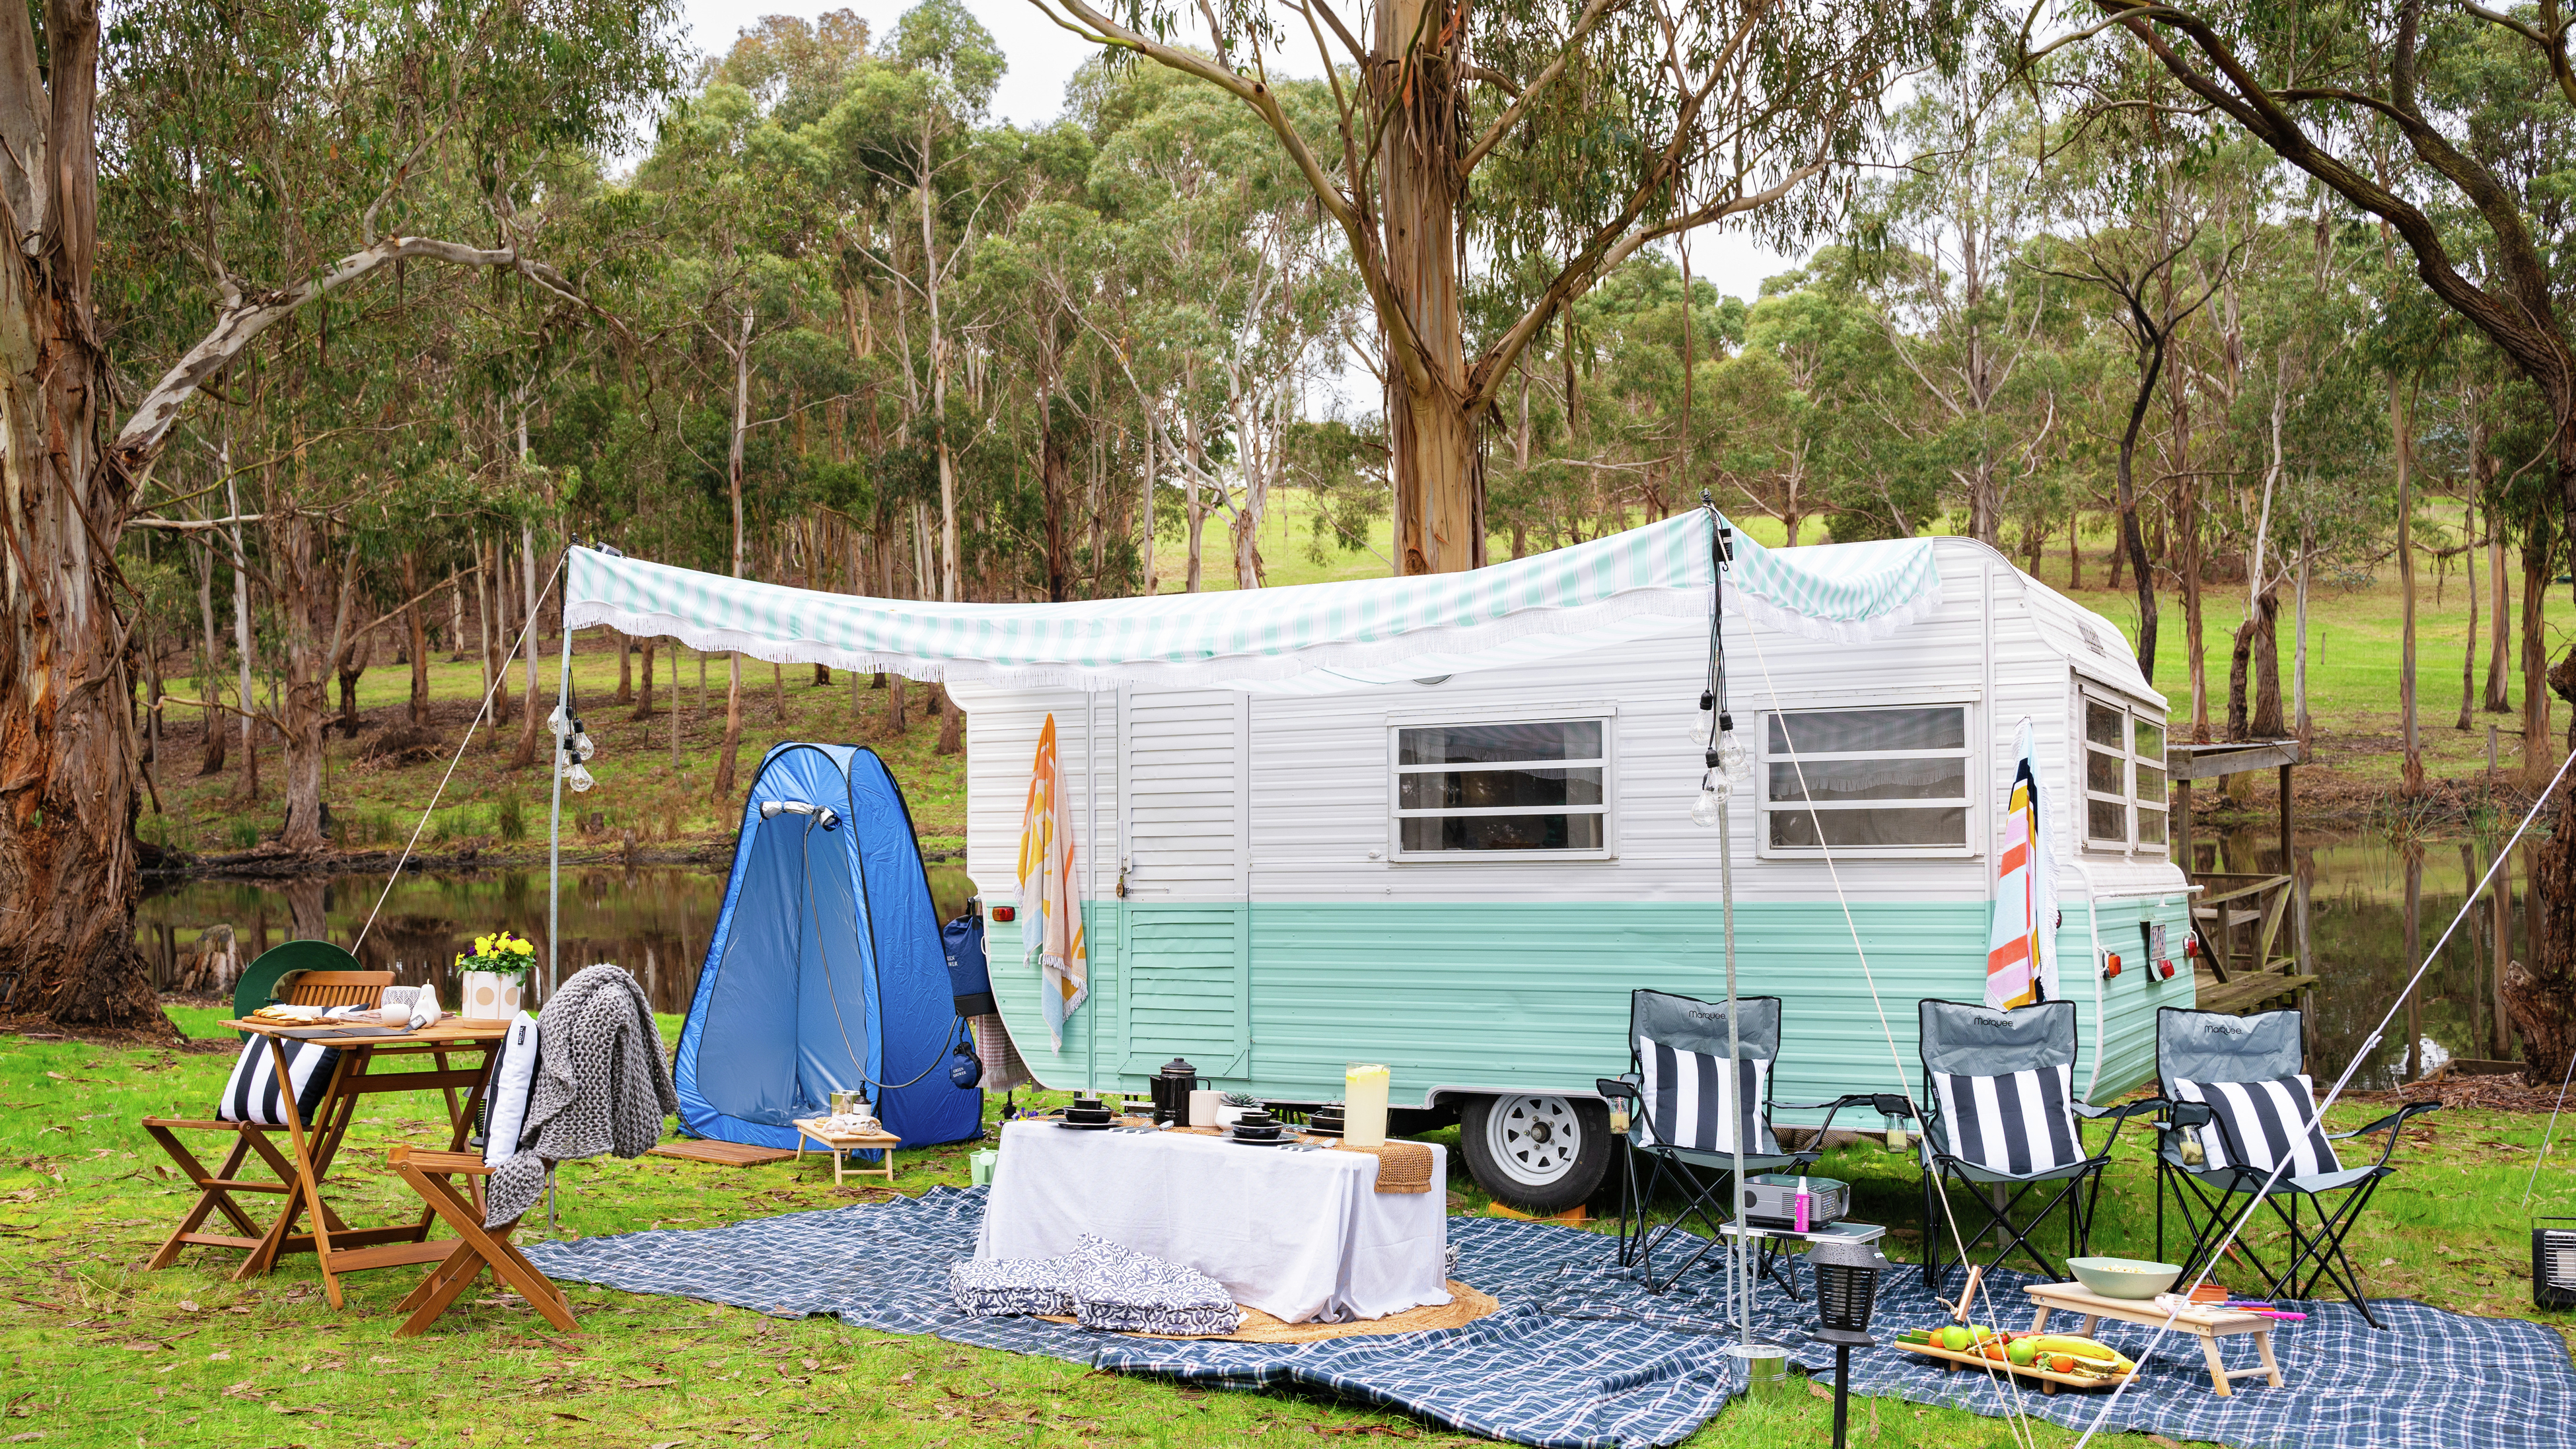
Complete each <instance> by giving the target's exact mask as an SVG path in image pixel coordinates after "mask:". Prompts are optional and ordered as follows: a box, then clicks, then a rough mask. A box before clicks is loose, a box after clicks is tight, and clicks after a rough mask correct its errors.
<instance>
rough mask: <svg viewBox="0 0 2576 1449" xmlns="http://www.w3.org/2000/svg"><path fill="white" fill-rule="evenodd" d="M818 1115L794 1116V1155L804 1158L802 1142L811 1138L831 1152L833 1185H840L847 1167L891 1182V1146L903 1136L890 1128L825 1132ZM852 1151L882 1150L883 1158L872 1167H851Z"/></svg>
mask: <svg viewBox="0 0 2576 1449" xmlns="http://www.w3.org/2000/svg"><path fill="white" fill-rule="evenodd" d="M823 1121H824V1119H823V1118H820V1117H799V1118H797V1119H796V1158H797V1160H798V1161H800V1162H801V1161H803V1160H804V1158H805V1144H806V1143H808V1142H812V1143H814V1144H816V1145H818V1146H820V1147H821V1148H822V1149H823V1150H824V1151H826V1152H829V1153H831V1154H832V1185H833V1186H834V1187H839V1186H840V1185H841V1173H842V1170H843V1169H845V1168H846V1169H847V1170H848V1171H850V1172H851V1173H853V1174H855V1175H857V1176H859V1177H882V1178H884V1179H885V1180H886V1183H887V1185H888V1186H892V1185H893V1183H894V1149H895V1147H896V1146H897V1145H898V1144H900V1143H901V1142H902V1141H903V1139H902V1138H900V1137H897V1136H895V1135H894V1134H893V1133H891V1132H883V1131H880V1132H874V1133H865V1132H828V1131H825V1130H824V1128H823V1126H822V1123H823ZM853 1152H883V1153H884V1154H885V1159H884V1161H882V1162H881V1163H879V1164H878V1165H877V1166H875V1167H850V1166H849V1162H850V1154H851V1153H853Z"/></svg>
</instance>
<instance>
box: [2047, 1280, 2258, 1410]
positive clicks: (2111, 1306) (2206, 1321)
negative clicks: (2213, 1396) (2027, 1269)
mask: <svg viewBox="0 0 2576 1449" xmlns="http://www.w3.org/2000/svg"><path fill="white" fill-rule="evenodd" d="M2022 1291H2023V1292H2025V1293H2028V1294H2029V1295H2030V1298H2031V1301H2032V1302H2033V1303H2036V1304H2038V1305H2039V1312H2038V1313H2037V1314H2036V1315H2035V1316H2033V1317H2032V1319H2031V1321H2030V1331H2031V1332H2033V1333H2039V1332H2042V1331H2044V1330H2045V1329H2046V1328H2047V1327H2048V1315H2049V1314H2050V1313H2052V1312H2062V1313H2081V1314H2083V1315H2084V1327H2083V1328H2082V1329H2081V1330H2079V1331H2080V1332H2081V1333H2083V1334H2084V1335H2085V1336H2087V1337H2090V1336H2091V1335H2092V1333H2093V1327H2094V1325H2095V1324H2097V1323H2100V1322H2101V1321H2102V1320H2103V1319H2105V1318H2110V1319H2116V1320H2118V1321H2120V1322H2122V1323H2136V1324H2143V1325H2144V1326H2146V1327H2148V1328H2162V1327H2164V1326H2165V1319H2166V1317H2167V1316H2168V1315H2167V1314H2166V1312H2165V1310H2163V1309H2161V1308H2158V1307H2157V1306H2156V1305H2155V1303H2154V1301H2153V1300H2152V1299H2144V1298H2105V1297H2103V1296H2102V1295H2101V1294H2099V1293H2096V1292H2094V1291H2093V1290H2092V1289H2090V1288H2087V1287H2085V1286H2084V1285H2083V1284H2081V1283H2033V1284H2032V1285H2030V1286H2029V1287H2028V1288H2025V1289H2023V1290H2022ZM2171 1317H2172V1319H2173V1326H2174V1328H2175V1329H2176V1330H2177V1331H2179V1332H2183V1333H2188V1334H2190V1335H2192V1336H2193V1337H2195V1338H2197V1339H2199V1340H2200V1352H2201V1356H2202V1357H2203V1358H2205V1359H2207V1360H2208V1361H2209V1382H2210V1387H2211V1388H2213V1389H2216V1390H2217V1391H2218V1396H2219V1397H2220V1398H2222V1399H2223V1398H2227V1397H2229V1396H2231V1395H2233V1394H2234V1393H2235V1390H2234V1389H2232V1388H2230V1387H2229V1386H2228V1380H2230V1379H2250V1378H2260V1379H2262V1380H2263V1381H2264V1382H2265V1383H2267V1384H2270V1385H2271V1386H2272V1387H2274V1388H2276V1389H2277V1388H2279V1387H2281V1365H2280V1363H2279V1362H2278V1361H2277V1360H2275V1359H2274V1358H2273V1357H2272V1320H2271V1319H2268V1318H2265V1317H2264V1316H2263V1315H2261V1314H2259V1313H2245V1312H2240V1311H2233V1310H2230V1309H2225V1308H2186V1309H2184V1310H2183V1311H2182V1312H2180V1313H2176V1314H2173V1315H2171ZM2240 1333H2250V1334H2252V1335H2254V1349H2255V1352H2257V1353H2259V1354H2260V1355H2262V1359H2263V1361H2262V1363H2261V1364H2260V1365H2259V1366H2257V1367H2254V1368H2241V1369H2231V1368H2229V1367H2227V1365H2226V1364H2225V1363H2224V1362H2222V1361H2221V1360H2220V1358H2219V1356H2218V1341H2219V1340H2220V1339H2222V1338H2233V1337H2235V1336H2236V1335H2237V1334H2240Z"/></svg>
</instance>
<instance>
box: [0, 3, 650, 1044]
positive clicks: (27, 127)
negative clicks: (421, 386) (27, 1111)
mask: <svg viewBox="0 0 2576 1449" xmlns="http://www.w3.org/2000/svg"><path fill="white" fill-rule="evenodd" d="M670 23H671V11H670V8H669V7H668V6H666V5H663V4H658V3H646V4H644V5H641V6H639V5H635V4H631V3H626V4H617V5H605V4H596V3H590V0H560V3H556V4H550V5H547V6H544V7H525V6H517V5H503V4H475V3H432V4H428V5H422V6H405V7H381V6H375V5H370V4H364V3H356V0H341V3H318V4H313V5H309V6H305V7H301V8H294V9H288V10H240V9H236V10H226V11H221V12H211V13H210V12H208V11H206V10H205V9H204V8H203V7H198V6H184V5H172V4H155V3H144V4H139V5H136V6H132V7H128V8H125V9H122V10H120V11H119V12H118V13H117V16H116V26H115V33H114V35H113V37H112V47H111V49H110V50H109V51H108V53H107V55H106V57H105V72H106V73H105V84H104V87H103V88H102V84H101V81H102V76H101V68H102V58H101V50H100V39H101V37H100V21H99V13H98V11H97V9H96V8H95V7H94V6H88V5H84V4H81V3H78V0H47V3H46V4H44V5H43V6H42V7H41V8H39V7H34V6H20V7H17V8H15V9H13V10H12V11H11V13H10V14H9V15H7V16H5V17H0V207H5V208H6V213H7V214H6V217H5V220H6V223H7V230H8V234H9V236H10V237H11V238H12V240H13V242H14V243H15V244H14V245H13V246H12V248H11V251H10V260H9V261H8V262H7V263H6V264H5V265H0V338H5V339H6V346H5V347H0V354H5V356H6V357H7V358H8V359H10V361H9V362H8V363H7V364H6V367H5V372H6V376H5V378H0V389H5V391H6V394H7V408H6V417H7V419H8V422H7V424H6V429H7V432H8V437H9V442H8V446H7V447H6V449H5V450H0V475H5V483H6V488H5V494H6V497H7V500H8V501H7V505H6V509H7V517H6V528H7V529H8V531H9V533H10V535H11V537H12V538H13V540H14V541H15V543H14V547H13V548H12V550H11V555H10V560H9V563H8V564H7V566H6V572H5V583H4V584H0V620H5V622H0V680H5V681H6V682H7V683H6V686H5V691H6V692H5V696H0V698H4V699H5V703H0V792H5V796H6V798H5V802H0V803H5V808H0V896H6V897H7V898H8V899H10V900H12V901H17V902H20V903H22V906H23V908H22V909H19V910H15V911H12V912H9V913H6V914H0V971H8V972H12V973H15V974H17V975H18V976H19V977H20V980H21V986H20V990H19V995H18V1002H19V1004H20V1006H21V1008H22V1009H24V1008H32V1009H33V1010H35V1011H37V1012H41V1013H45V1014H49V1015H53V1016H55V1017H57V1018H59V1019H62V1020H66V1021H84V1022H114V1023H120V1024H125V1023H134V1022H139V1021H146V1020H150V1019H152V1018H153V1017H154V1015H155V1013H156V1011H157V1006H156V1003H155V1002H154V1000H153V998H152V995H151V992H150V990H149V986H148V979H147V977H146V976H145V974H144V972H143V971H142V969H141V963H140V960H139V958H138V957H137V956H136V954H135V950H134V945H133V906H134V902H135V899H136V891H137V881H136V877H135V870H134V843H133V833H132V829H131V822H132V819H133V812H134V809H135V801H136V799H137V795H136V787H137V784H138V780H137V773H136V764H135V761H136V756H137V753H138V742H137V740H136V739H135V735H134V730H133V728H132V725H131V722H130V721H129V720H127V719H124V718H120V717H117V716H116V715H115V714H114V713H113V712H112V711H111V710H109V709H108V708H107V707H106V706H107V703H108V702H109V701H113V700H114V699H116V698H117V697H119V696H120V695H121V694H122V692H123V690H122V685H123V683H124V681H125V680H126V679H127V678H129V677H130V675H129V665H128V662H127V640H128V636H127V632H126V628H125V622H124V609H123V607H122V606H120V604H119V603H118V600H117V596H116V590H117V585H116V583H115V575H116V570H115V565H114V558H113V554H114V550H115V547H116V545H117V542H118V539H119V538H120V536H121V534H122V532H123V530H124V528H125V526H126V522H127V519H128V518H129V517H130V515H131V514H132V512H133V510H134V509H135V508H136V507H137V506H138V505H140V504H142V503H143V502H144V501H145V499H146V498H147V497H148V495H147V494H146V492H145V489H146V488H147V487H148V486H149V480H150V477H151V475H152V472H153V468H154V465H155V463H156V462H157V461H158V459H159V456H160V454H161V452H162V449H163V447H164V445H165V444H166V443H167V441H168V439H169V437H170V435H171V431H172V429H173V428H174V427H175V426H176V425H177V424H178V423H179V422H180V421H181V420H182V419H183V417H184V415H185V414H186V412H187V410H188V405H189V403H190V402H191V400H192V399H194V398H195V397H196V395H197V394H198V392H199V391H200V390H201V389H202V388H204V387H205V385H206V384H207V383H208V382H210V381H212V380H215V379H217V378H219V377H221V376H222V375H223V374H224V373H225V372H226V371H227V370H228V369H230V368H232V367H233V366H235V365H236V364H237V363H239V362H240V361H242V360H243V359H244V358H245V356H247V355H248V354H250V353H251V352H252V351H253V349H254V347H255V346H256V344H258V343H259V341H260V340H261V338H262V336H263V334H266V333H268V332H269V331H270V330H271V329H272V328H275V327H277V326H278V325H279V324H280V323H282V322H284V321H286V320H288V319H290V318H293V317H295V316H296V315H297V314H298V313H299V312H301V311H302V310H303V309H305V308H306V307H307V306H309V305H311V304H312V303H313V302H315V301H316V300H317V299H320V298H323V297H327V296H331V295H333V294H340V293H348V292H350V291H352V289H355V288H358V287H360V286H361V285H362V284H365V283H368V282H370V281H371V280H376V279H381V278H384V277H386V276H387V275H388V274H393V273H396V272H399V271H401V270H403V269H404V268H405V266H406V264H408V263H413V262H418V263H424V264H426V263H440V264H447V265H458V266H466V267H475V268H490V269H497V270H502V271H507V272H510V273H513V274H516V275H518V276H521V277H524V278H526V279H528V280H529V281H530V282H531V283H532V284H535V285H538V286H541V287H544V288H547V289H550V290H551V291H553V292H555V293H559V294H560V295H562V296H564V297H566V298H571V297H573V296H575V295H577V289H576V288H575V286H574V284H572V283H571V282H570V281H568V280H567V279H566V278H564V277H563V276H561V275H560V274H558V273H557V272H556V271H555V270H554V269H553V268H551V267H549V266H547V265H546V264H545V263H544V262H542V261H541V260H539V259H538V257H537V256H536V255H535V254H534V253H533V252H532V251H531V249H530V245H529V243H530V239H531V235H532V231H533V223H534V222H535V220H536V219H537V218H538V216H539V215H540V213H541V208H542V204H543V203H542V199H541V198H540V197H538V196H536V195H534V194H532V192H531V190H530V188H529V185H528V181H529V177H528V172H527V170H526V166H527V163H528V162H529V161H530V160H531V158H533V157H534V156H537V155H539V154H542V153H544V152H546V151H549V150H553V149H557V148H565V147H571V148H581V147H589V146H603V147H605V146H613V145H614V144H616V143H617V139H618V137H619V135H620V134H621V131H622V127H623V124H624V120H625V117H626V116H627V115H628V114H629V113H630V111H631V109H632V107H633V105H634V104H635V103H636V102H637V101H638V100H639V99H641V98H643V97H645V96H647V95H649V94H650V93H651V92H653V91H655V90H656V89H658V88H659V87H661V86H663V85H664V84H666V83H667V82H668V80H669V79H670V77H671V74H672V69H671V63H670V60H671V57H670V51H669V48H668V31H669V28H670ZM102 134H104V136H105V137H106V138H107V141H108V144H107V145H105V146H104V147H103V146H102V145H101V137H102ZM102 156H105V157H107V158H109V162H108V165H107V167H106V169H105V171H104V174H102V164H101V158H102ZM102 182H104V184H103V185H102ZM103 229H104V230H106V231H107V232H108V233H109V234H110V235H111V236H112V237H113V240H114V243H115V245H114V247H113V249H112V250H109V249H106V248H103V247H102V235H101V233H102V230H103ZM467 237H473V238H477V239H478V240H477V241H468V240H465V238H467ZM481 239H488V244H482V242H481ZM182 259H184V260H185V262H186V265H185V266H184V268H183V267H182V266H181V262H182ZM111 339H112V341H111ZM119 371H124V372H129V373H131V374H135V375H139V376H147V377H154V378H157V380H156V381H154V382H152V383H150V384H149V385H148V386H146V387H144V388H142V389H141V390H140V393H139V396H138V397H137V398H136V401H135V404H134V406H133V407H132V409H131V410H130V412H129V413H128V414H127V416H126V417H125V420H124V421H123V422H122V423H121V424H118V425H116V426H114V427H113V428H111V427H110V424H111V422H112V421H113V418H114V415H115V414H116V412H117V411H118V406H117V401H116V398H115V394H114V392H113V391H112V389H111V387H110V378H111V376H112V374H113V373H115V372H119Z"/></svg>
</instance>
